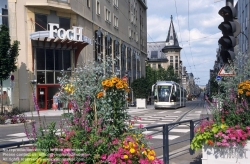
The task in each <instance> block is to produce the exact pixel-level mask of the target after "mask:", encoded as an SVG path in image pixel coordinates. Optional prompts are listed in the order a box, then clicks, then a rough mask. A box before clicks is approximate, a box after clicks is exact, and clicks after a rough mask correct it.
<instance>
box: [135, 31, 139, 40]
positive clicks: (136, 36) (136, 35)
mask: <svg viewBox="0 0 250 164" xmlns="http://www.w3.org/2000/svg"><path fill="white" fill-rule="evenodd" d="M135 41H136V42H138V41H139V38H138V33H137V32H136V33H135Z"/></svg>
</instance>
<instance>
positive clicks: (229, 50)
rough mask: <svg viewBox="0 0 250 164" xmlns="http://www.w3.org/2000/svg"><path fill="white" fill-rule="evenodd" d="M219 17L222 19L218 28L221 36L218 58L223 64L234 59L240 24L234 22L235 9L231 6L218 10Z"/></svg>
mask: <svg viewBox="0 0 250 164" xmlns="http://www.w3.org/2000/svg"><path fill="white" fill-rule="evenodd" d="M219 15H220V16H222V17H223V18H224V22H222V23H221V24H220V25H219V26H218V28H219V29H220V30H221V31H222V34H223V36H222V37H221V38H220V39H219V41H218V42H219V44H220V45H221V51H220V58H221V59H222V61H223V63H228V62H229V60H231V61H232V60H234V59H235V53H234V47H235V46H236V38H235V37H236V36H237V35H238V34H239V33H240V24H239V22H238V21H237V20H236V19H237V18H236V15H237V13H236V9H235V8H234V7H232V6H225V7H222V8H221V9H220V10H219Z"/></svg>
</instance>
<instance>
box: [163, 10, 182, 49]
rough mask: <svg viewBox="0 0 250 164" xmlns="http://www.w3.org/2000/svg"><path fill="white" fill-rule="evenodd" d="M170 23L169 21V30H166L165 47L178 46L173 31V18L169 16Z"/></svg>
mask: <svg viewBox="0 0 250 164" xmlns="http://www.w3.org/2000/svg"><path fill="white" fill-rule="evenodd" d="M170 18H171V21H170V26H169V30H168V36H167V39H166V42H167V43H166V46H168V45H169V46H179V43H178V40H177V36H176V33H175V29H174V24H173V16H172V15H171V17H170Z"/></svg>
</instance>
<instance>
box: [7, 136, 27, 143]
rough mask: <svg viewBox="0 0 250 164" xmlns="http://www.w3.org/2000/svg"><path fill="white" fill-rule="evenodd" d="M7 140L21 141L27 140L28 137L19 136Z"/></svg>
mask: <svg viewBox="0 0 250 164" xmlns="http://www.w3.org/2000/svg"><path fill="white" fill-rule="evenodd" d="M8 141H14V142H22V141H29V139H28V138H27V137H21V138H16V139H10V140H8Z"/></svg>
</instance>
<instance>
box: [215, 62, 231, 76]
mask: <svg viewBox="0 0 250 164" xmlns="http://www.w3.org/2000/svg"><path fill="white" fill-rule="evenodd" d="M218 76H235V72H234V71H233V69H232V68H229V66H228V65H226V64H225V65H224V66H222V67H221V69H220V71H219V73H218Z"/></svg>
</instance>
